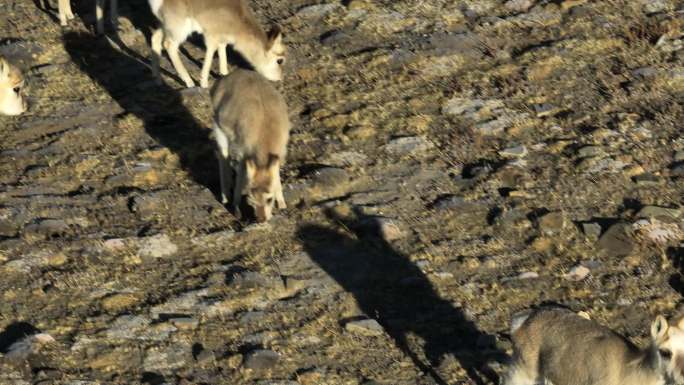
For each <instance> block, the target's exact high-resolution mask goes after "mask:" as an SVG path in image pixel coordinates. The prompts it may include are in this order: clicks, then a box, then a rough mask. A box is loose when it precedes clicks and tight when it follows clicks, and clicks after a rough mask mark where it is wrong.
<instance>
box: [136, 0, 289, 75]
mask: <svg viewBox="0 0 684 385" xmlns="http://www.w3.org/2000/svg"><path fill="white" fill-rule="evenodd" d="M149 3H150V8H152V13H154V14H155V16H157V18H158V19H159V20H160V21H161V24H162V26H161V28H159V29H157V30H156V31H155V32H154V33H153V34H152V50H153V51H154V63H153V71H154V74H155V76H156V77H157V78H158V79H159V59H160V57H161V53H162V46H163V48H164V49H166V51H167V52H168V54H169V58H170V59H171V63H172V64H173V67H174V68H175V69H176V72H177V73H178V75H179V76H180V77H181V79H182V80H183V82H185V85H186V86H187V87H194V86H195V83H194V82H193V80H192V78H191V77H190V75H189V74H188V71H187V70H186V69H185V66H184V65H183V62H182V61H181V59H180V56H179V54H178V48H179V46H180V45H181V44H183V42H184V41H185V40H186V39H187V38H188V36H189V35H190V34H192V33H193V32H198V33H201V34H202V35H203V36H204V43H205V45H206V48H207V52H206V56H205V58H204V64H203V65H202V74H201V77H200V86H201V87H203V88H206V87H208V86H209V71H210V70H211V64H212V61H213V59H214V55H215V54H216V51H218V56H219V70H220V73H221V75H226V74H228V59H227V57H226V55H227V54H226V47H227V46H228V45H231V46H233V48H234V49H235V50H236V51H238V52H239V53H240V54H242V56H244V58H245V59H246V60H247V61H248V62H249V64H251V65H252V67H254V69H255V70H256V71H257V72H259V73H260V74H261V75H263V76H264V77H266V78H267V79H269V80H274V81H278V80H281V79H282V76H283V75H282V65H283V62H284V61H285V46H284V45H283V43H282V33H281V31H280V28H279V27H277V26H276V27H274V28H273V29H272V30H271V31H270V32H269V33H268V34H267V33H265V32H264V30H263V29H262V28H261V26H260V25H259V22H258V21H257V19H256V17H255V16H254V14H253V13H252V11H251V10H250V8H249V6H248V5H247V2H246V0H149Z"/></svg>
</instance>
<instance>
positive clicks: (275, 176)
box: [211, 69, 290, 222]
mask: <svg viewBox="0 0 684 385" xmlns="http://www.w3.org/2000/svg"><path fill="white" fill-rule="evenodd" d="M211 102H212V106H213V110H214V138H215V140H216V144H217V147H218V154H217V156H218V158H219V172H220V178H221V201H222V203H224V204H225V203H227V201H228V195H229V194H230V192H231V190H232V192H233V198H232V204H233V209H234V211H235V214H236V215H237V216H238V217H239V216H240V211H239V206H240V201H241V200H242V196H243V195H247V203H248V204H249V205H250V206H251V207H252V208H253V209H254V211H255V214H256V217H257V220H258V221H259V222H264V221H267V220H269V219H270V218H271V213H272V210H273V206H274V204H275V206H276V207H277V208H280V209H284V208H286V205H285V198H284V197H283V187H282V185H281V183H280V166H281V165H282V164H283V163H284V162H285V155H286V153H287V142H288V140H289V137H290V119H289V117H288V114H287V105H286V104H285V99H284V98H283V97H282V95H281V94H280V93H279V92H278V91H277V90H276V88H275V87H274V86H273V84H272V83H271V82H270V81H269V80H267V79H266V78H264V77H263V76H261V75H260V74H259V73H257V72H254V71H250V70H245V69H238V70H235V71H234V72H232V73H231V74H230V75H228V76H226V77H224V78H222V79H221V80H219V81H218V82H216V84H215V85H214V86H213V87H212V89H211ZM231 163H232V168H233V169H234V171H235V174H234V179H233V175H231V174H233V173H232V172H231Z"/></svg>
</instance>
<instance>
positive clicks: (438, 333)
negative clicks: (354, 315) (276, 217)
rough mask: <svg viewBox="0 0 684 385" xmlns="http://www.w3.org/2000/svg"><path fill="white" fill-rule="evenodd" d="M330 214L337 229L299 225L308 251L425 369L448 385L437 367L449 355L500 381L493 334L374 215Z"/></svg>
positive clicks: (481, 379) (483, 379)
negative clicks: (440, 289)
mask: <svg viewBox="0 0 684 385" xmlns="http://www.w3.org/2000/svg"><path fill="white" fill-rule="evenodd" d="M326 215H327V217H328V218H329V219H330V220H331V221H332V222H333V223H335V224H336V227H333V228H331V227H326V226H321V225H318V224H305V225H302V226H301V227H300V228H299V229H298V232H297V236H298V238H299V239H300V240H301V242H302V244H303V246H304V249H305V251H306V252H307V253H308V254H309V255H310V257H311V258H312V260H313V261H314V262H315V263H316V264H318V265H319V266H320V267H321V268H322V269H323V270H325V272H326V273H327V274H329V275H330V276H331V277H333V278H334V279H335V280H336V281H337V282H338V283H339V284H340V285H341V286H342V287H343V288H344V289H345V290H346V291H348V292H350V293H351V294H353V295H354V297H355V298H356V300H357V302H358V304H359V305H360V307H361V310H362V311H363V312H364V313H365V314H366V315H368V316H370V317H373V318H375V319H376V320H377V321H378V322H379V323H380V324H381V325H382V326H383V328H384V329H385V330H386V331H387V333H388V334H389V335H390V336H391V337H392V338H393V339H394V340H395V342H396V344H397V346H398V347H399V348H400V349H401V350H402V351H403V352H404V353H405V354H407V355H408V356H409V357H410V358H411V359H412V360H413V362H414V363H415V364H416V365H417V366H418V367H419V368H420V369H421V370H422V371H423V372H425V373H427V374H429V375H430V377H432V379H433V380H434V382H435V383H437V384H439V385H446V384H447V382H446V381H445V380H444V379H442V378H441V377H440V376H439V374H437V371H436V370H435V369H433V368H434V367H436V366H439V365H440V362H441V361H442V359H443V358H444V357H445V355H447V354H450V355H452V356H453V357H454V358H456V360H458V362H459V363H460V365H461V366H462V367H463V368H464V369H465V370H466V371H467V373H468V376H469V377H470V379H471V381H472V382H474V383H476V384H478V385H479V384H485V383H487V381H490V382H491V383H498V378H497V376H496V373H494V371H493V370H491V369H489V368H488V366H487V362H489V361H492V360H497V361H501V360H503V359H504V358H503V357H505V353H503V352H501V351H498V350H497V349H496V348H495V347H494V337H493V336H491V335H488V334H486V333H484V332H482V331H480V330H478V328H477V326H476V325H475V324H474V323H473V322H472V321H470V320H468V319H467V318H466V316H465V315H464V313H463V311H462V310H460V309H458V308H456V307H454V305H452V304H451V303H450V302H448V301H446V300H444V299H442V298H440V296H439V295H438V294H437V293H436V292H435V290H434V288H433V287H432V285H431V283H430V281H429V280H428V279H427V278H426V277H425V275H424V274H423V272H421V271H420V269H419V268H418V267H416V266H415V265H414V264H413V263H412V262H411V261H410V260H409V259H408V258H407V256H405V255H402V254H401V253H399V252H397V251H395V250H394V249H393V248H392V247H391V246H390V245H389V244H388V243H387V242H386V241H384V240H383V238H382V237H381V236H380V234H381V233H380V227H379V222H378V221H377V219H376V218H374V217H369V216H365V215H363V214H361V213H359V212H358V210H356V211H355V214H354V215H353V216H351V217H348V218H342V217H340V216H338V215H337V214H335V213H333V212H332V211H330V210H329V211H327V212H326ZM409 333H413V334H414V335H416V336H418V337H420V338H421V339H422V340H423V341H424V344H425V345H424V351H425V357H426V358H427V362H424V360H422V359H420V358H419V356H418V355H417V354H416V353H415V352H414V351H412V349H411V348H410V346H409V341H408V339H407V336H408V334H409Z"/></svg>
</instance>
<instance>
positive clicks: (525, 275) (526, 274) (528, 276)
mask: <svg viewBox="0 0 684 385" xmlns="http://www.w3.org/2000/svg"><path fill="white" fill-rule="evenodd" d="M535 278H539V273H537V272H536V271H525V272H522V273H520V274H518V276H517V277H515V279H520V280H525V279H535Z"/></svg>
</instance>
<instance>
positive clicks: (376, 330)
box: [344, 319, 385, 337]
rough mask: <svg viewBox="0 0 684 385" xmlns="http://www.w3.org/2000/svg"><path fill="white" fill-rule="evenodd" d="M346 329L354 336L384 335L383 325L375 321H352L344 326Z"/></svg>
mask: <svg viewBox="0 0 684 385" xmlns="http://www.w3.org/2000/svg"><path fill="white" fill-rule="evenodd" d="M344 328H345V329H346V330H347V331H348V332H350V333H354V334H360V335H363V336H369V337H373V336H379V335H382V334H383V333H384V331H385V330H384V329H383V328H382V325H380V324H379V323H378V321H376V320H374V319H364V320H359V321H350V322H347V323H346V324H345V325H344Z"/></svg>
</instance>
